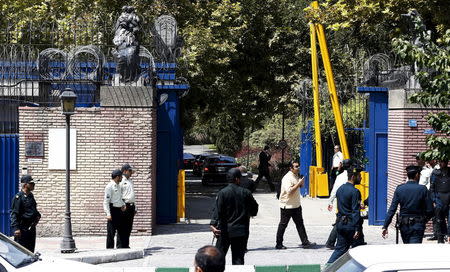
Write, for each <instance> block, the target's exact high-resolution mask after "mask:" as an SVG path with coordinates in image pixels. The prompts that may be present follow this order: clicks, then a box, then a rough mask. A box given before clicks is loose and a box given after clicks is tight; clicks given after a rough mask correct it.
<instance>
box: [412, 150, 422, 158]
mask: <svg viewBox="0 0 450 272" xmlns="http://www.w3.org/2000/svg"><path fill="white" fill-rule="evenodd" d="M421 154H422V153H421V152H419V153H417V154H414V155H412V156H413V157H414V158H416V160H422V155H421Z"/></svg>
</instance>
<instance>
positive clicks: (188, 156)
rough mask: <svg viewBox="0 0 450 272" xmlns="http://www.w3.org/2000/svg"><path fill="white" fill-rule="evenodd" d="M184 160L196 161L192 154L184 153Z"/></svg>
mask: <svg viewBox="0 0 450 272" xmlns="http://www.w3.org/2000/svg"><path fill="white" fill-rule="evenodd" d="M183 159H184V160H191V159H195V157H194V155H192V154H191V153H183Z"/></svg>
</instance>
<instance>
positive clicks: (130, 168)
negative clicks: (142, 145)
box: [121, 163, 134, 172]
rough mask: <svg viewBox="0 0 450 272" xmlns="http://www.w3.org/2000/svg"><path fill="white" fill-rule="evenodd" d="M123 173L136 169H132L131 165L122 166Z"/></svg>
mask: <svg viewBox="0 0 450 272" xmlns="http://www.w3.org/2000/svg"><path fill="white" fill-rule="evenodd" d="M121 170H122V172H125V171H128V170H131V171H133V170H134V169H133V167H131V165H130V164H129V163H125V164H124V165H122V169H121Z"/></svg>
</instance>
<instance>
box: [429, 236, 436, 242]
mask: <svg viewBox="0 0 450 272" xmlns="http://www.w3.org/2000/svg"><path fill="white" fill-rule="evenodd" d="M437 239H438V238H437V236H431V237H430V238H428V239H427V240H428V241H436V240H437Z"/></svg>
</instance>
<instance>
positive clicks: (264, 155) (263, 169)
mask: <svg viewBox="0 0 450 272" xmlns="http://www.w3.org/2000/svg"><path fill="white" fill-rule="evenodd" d="M266 148H267V147H266ZM266 148H265V150H267V149H266ZM271 157H272V156H271V155H270V154H269V153H268V152H266V151H261V153H259V166H258V172H259V173H258V177H257V178H256V180H255V183H256V185H255V189H256V187H258V184H259V181H260V180H261V179H262V178H263V177H265V178H266V180H267V183H268V184H269V188H270V191H272V192H274V191H275V185H274V184H273V183H272V180H271V179H270V173H269V161H270V158H271Z"/></svg>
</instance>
